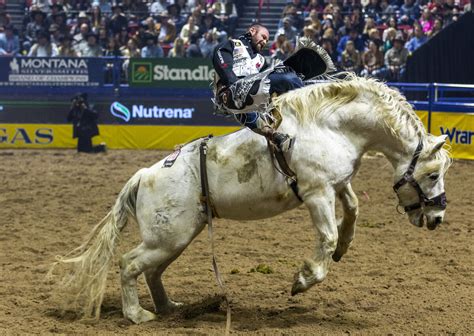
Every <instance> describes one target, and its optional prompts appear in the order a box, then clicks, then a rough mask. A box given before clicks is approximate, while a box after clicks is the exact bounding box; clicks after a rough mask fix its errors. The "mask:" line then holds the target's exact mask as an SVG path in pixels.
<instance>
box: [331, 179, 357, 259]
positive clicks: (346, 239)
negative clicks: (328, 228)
mask: <svg viewBox="0 0 474 336" xmlns="http://www.w3.org/2000/svg"><path fill="white" fill-rule="evenodd" d="M337 196H338V198H339V200H340V201H341V203H342V209H343V210H344V217H343V218H342V222H341V225H339V227H338V230H339V239H338V241H337V248H336V251H335V252H334V254H333V255H332V259H333V260H334V261H339V260H341V257H342V256H343V255H344V254H346V252H347V250H348V249H349V247H350V246H351V243H352V240H353V239H354V235H355V228H356V220H357V216H358V215H359V200H358V199H357V196H356V195H355V193H354V191H353V190H352V186H351V185H350V183H348V184H347V185H346V186H345V187H344V189H342V190H341V191H340V192H339V193H338V195H337Z"/></svg>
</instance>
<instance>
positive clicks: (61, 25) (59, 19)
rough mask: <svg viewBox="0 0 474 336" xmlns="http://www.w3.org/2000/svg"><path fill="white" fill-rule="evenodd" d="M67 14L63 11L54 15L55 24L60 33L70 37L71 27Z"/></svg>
mask: <svg viewBox="0 0 474 336" xmlns="http://www.w3.org/2000/svg"><path fill="white" fill-rule="evenodd" d="M66 21H67V15H66V12H64V11H61V12H59V13H57V14H55V15H53V23H54V24H56V25H57V26H58V30H59V33H60V34H62V35H69V27H68V26H67V23H66Z"/></svg>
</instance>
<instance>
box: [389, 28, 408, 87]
mask: <svg viewBox="0 0 474 336" xmlns="http://www.w3.org/2000/svg"><path fill="white" fill-rule="evenodd" d="M404 43H405V41H404V39H403V35H402V33H401V32H399V33H397V35H396V37H395V39H394V40H393V47H392V48H391V49H390V50H388V51H387V53H386V54H385V67H386V68H387V80H388V81H399V80H400V78H401V76H402V75H403V73H404V70H405V65H406V63H407V58H408V50H407V49H406V48H405V47H404V46H403V45H404Z"/></svg>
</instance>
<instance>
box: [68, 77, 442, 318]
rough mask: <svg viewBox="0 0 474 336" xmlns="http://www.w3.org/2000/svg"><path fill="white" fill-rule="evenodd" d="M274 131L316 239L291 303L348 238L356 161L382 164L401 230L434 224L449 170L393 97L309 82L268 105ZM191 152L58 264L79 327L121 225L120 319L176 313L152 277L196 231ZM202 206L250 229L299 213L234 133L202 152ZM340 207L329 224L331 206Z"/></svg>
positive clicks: (159, 171)
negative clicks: (371, 158) (133, 226)
mask: <svg viewBox="0 0 474 336" xmlns="http://www.w3.org/2000/svg"><path fill="white" fill-rule="evenodd" d="M274 106H275V108H276V109H278V110H279V111H280V113H281V115H282V117H283V121H282V123H281V125H280V126H279V130H280V131H281V132H283V133H287V134H289V135H291V136H294V137H295V138H296V142H295V144H294V147H293V148H292V151H291V152H290V153H288V154H287V155H288V157H287V161H288V163H289V166H290V167H291V169H292V170H293V171H294V172H295V173H296V175H297V177H298V186H299V191H298V193H299V196H300V197H301V199H302V200H303V203H304V204H305V205H306V207H307V208H308V210H309V212H310V214H311V219H312V222H313V225H314V228H315V229H316V232H317V240H316V246H315V250H314V255H313V256H312V257H311V259H308V260H306V261H305V262H304V263H303V266H302V267H301V269H300V270H299V271H298V272H297V273H296V274H295V278H294V283H293V287H292V290H291V293H292V294H293V295H294V294H297V293H301V292H304V291H306V290H308V289H309V288H310V287H312V286H313V285H314V284H316V283H319V282H321V281H323V280H324V278H325V277H326V274H327V273H328V269H329V265H330V263H331V260H332V259H333V260H335V261H338V260H339V259H340V258H341V257H342V256H343V255H344V254H345V253H346V252H347V250H348V248H349V246H350V244H351V242H352V240H353V239H354V232H355V224H356V219H357V215H358V200H357V197H356V195H355V194H354V192H353V191H352V188H351V180H352V178H353V176H354V175H355V174H356V172H357V170H358V168H359V165H360V162H361V158H362V155H363V154H364V153H365V152H367V151H368V150H373V151H379V152H382V153H383V154H385V156H386V157H387V159H388V160H389V161H390V163H391V164H392V166H393V168H394V182H395V186H394V189H395V191H396V193H397V195H398V198H399V205H400V206H402V207H405V211H406V213H407V215H408V218H409V220H410V222H411V223H412V224H414V225H416V226H420V227H421V226H423V223H424V221H425V220H424V218H425V219H426V223H427V226H428V228H429V229H434V228H435V227H436V226H437V225H438V224H440V223H441V222H442V220H443V216H444V212H445V207H446V199H445V196H444V175H445V173H446V171H447V169H448V167H449V164H450V162H451V160H450V159H449V156H448V153H447V151H446V150H445V149H443V148H442V147H443V145H444V143H445V140H446V138H445V137H444V136H439V137H435V136H432V135H430V134H427V132H426V131H425V129H424V127H423V125H422V123H421V121H420V119H419V118H418V117H417V115H416V114H415V112H414V111H413V109H412V107H411V106H410V105H409V103H408V102H407V101H406V99H405V98H404V97H403V96H402V95H401V94H400V93H398V92H397V91H395V90H393V89H390V88H389V87H387V86H386V85H385V84H382V83H380V82H377V81H375V80H372V79H365V78H359V77H356V76H353V75H349V76H348V77H347V78H346V79H343V80H336V81H334V82H330V83H325V84H315V85H311V86H307V87H304V88H301V89H298V90H295V91H291V92H288V93H286V94H284V95H282V96H280V97H277V98H276V99H275V100H274ZM199 146H200V142H199V141H195V142H192V143H189V144H187V145H185V146H184V147H183V148H182V149H181V152H180V154H179V156H178V157H177V158H176V161H175V162H174V164H173V165H172V166H171V167H166V165H165V166H164V162H165V159H163V160H161V161H160V162H158V163H156V164H155V165H153V166H152V167H150V168H143V169H141V170H139V171H138V172H137V173H136V174H135V175H134V176H133V177H132V178H131V179H130V180H129V181H128V182H127V183H126V185H125V186H124V188H123V189H122V191H121V192H120V194H119V196H118V199H117V201H116V203H115V205H114V207H113V208H112V210H111V211H110V212H109V213H108V214H107V215H106V217H105V218H104V219H103V220H102V221H101V222H100V223H99V224H98V225H97V226H96V227H95V228H94V230H93V231H92V232H91V234H90V236H89V238H88V239H87V241H86V242H85V243H84V244H83V245H82V246H80V247H78V248H77V249H75V250H74V251H73V252H72V254H69V255H68V256H66V257H64V258H60V259H59V263H61V264H69V265H70V266H72V271H71V272H70V273H68V275H67V276H66V277H65V278H64V279H63V285H64V286H66V289H67V293H68V294H69V295H70V296H71V300H70V302H69V303H72V304H74V305H75V307H76V308H77V309H79V310H80V313H81V314H82V316H84V317H96V318H98V317H99V314H100V306H101V303H102V299H103V293H104V291H105V283H106V277H107V272H108V269H109V265H110V263H111V261H112V260H113V256H114V251H115V245H116V243H117V240H118V237H119V234H120V231H121V230H122V229H123V228H124V227H125V225H126V224H127V222H128V220H129V219H130V218H133V219H134V220H136V222H137V223H138V225H139V228H140V233H141V237H142V239H143V242H142V243H141V244H140V245H138V246H137V247H136V248H134V249H133V250H131V251H130V252H128V253H125V254H124V255H123V256H122V257H121V260H120V270H121V286H122V304H123V314H124V316H125V317H126V318H128V319H130V320H131V321H133V322H135V323H142V322H146V321H149V320H153V319H155V318H156V315H155V314H156V313H164V312H169V311H171V310H173V309H174V308H176V307H177V306H178V305H179V303H177V302H174V301H172V300H171V299H169V298H168V296H167V294H166V292H165V289H164V287H163V283H162V281H161V276H162V274H163V272H164V271H165V269H166V268H167V267H168V266H169V265H170V264H171V263H172V262H173V261H174V260H175V259H176V258H177V257H178V256H179V255H180V254H181V253H182V252H183V250H184V249H185V248H186V247H187V246H188V245H189V243H191V241H192V240H193V238H194V237H196V236H197V235H198V234H199V233H200V232H201V231H202V230H203V228H204V227H205V225H206V213H205V211H204V205H203V203H202V200H201V181H200V165H199ZM207 167H208V176H209V189H210V198H211V203H212V205H213V209H214V211H215V213H216V214H218V216H219V217H222V218H229V219H235V220H258V219H262V218H268V217H271V216H275V215H278V214H281V213H282V212H285V211H288V210H290V209H294V208H296V207H298V206H299V205H301V201H300V200H299V199H298V198H297V197H296V195H295V193H294V192H293V191H292V189H291V188H290V187H289V185H288V183H287V181H286V180H285V177H284V176H283V175H281V174H280V173H279V172H277V170H276V169H275V168H274V165H273V163H272V157H271V156H270V154H269V151H268V148H267V142H266V140H265V139H264V138H263V137H262V136H259V135H256V134H255V133H253V132H251V131H249V130H246V129H243V130H240V131H238V132H235V133H232V134H229V135H226V136H223V137H216V138H212V139H211V140H209V142H208V157H207ZM336 197H338V198H339V199H340V201H341V203H342V207H343V210H344V215H343V218H342V220H340V221H339V222H338V221H337V220H336V215H335V201H336ZM141 273H144V274H145V278H146V282H147V285H148V287H149V289H150V293H151V296H152V298H153V302H154V306H155V312H150V311H147V310H145V309H143V308H142V307H141V306H140V304H139V301H138V295H137V285H136V282H137V277H138V276H139V275H140V274H141Z"/></svg>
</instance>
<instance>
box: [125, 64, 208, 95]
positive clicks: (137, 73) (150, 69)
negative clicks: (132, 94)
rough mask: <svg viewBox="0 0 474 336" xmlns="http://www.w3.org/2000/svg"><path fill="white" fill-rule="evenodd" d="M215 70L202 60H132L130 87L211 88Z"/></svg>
mask: <svg viewBox="0 0 474 336" xmlns="http://www.w3.org/2000/svg"><path fill="white" fill-rule="evenodd" d="M214 74H215V71H214V68H213V66H212V63H211V61H210V60H208V59H201V58H186V59H184V58H145V59H144V58H131V59H130V64H129V77H128V79H129V85H130V86H132V87H160V88H209V85H210V84H211V82H212V81H213V79H214Z"/></svg>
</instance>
